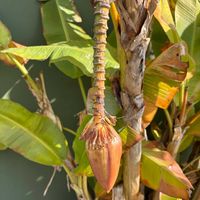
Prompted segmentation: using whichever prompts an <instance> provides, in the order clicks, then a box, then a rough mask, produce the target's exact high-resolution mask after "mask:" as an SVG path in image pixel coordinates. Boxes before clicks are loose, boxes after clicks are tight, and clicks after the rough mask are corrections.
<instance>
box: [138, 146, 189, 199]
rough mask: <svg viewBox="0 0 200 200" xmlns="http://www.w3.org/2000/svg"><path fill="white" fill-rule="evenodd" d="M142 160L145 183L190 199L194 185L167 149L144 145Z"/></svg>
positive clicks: (174, 195) (164, 191) (161, 190)
mask: <svg viewBox="0 0 200 200" xmlns="http://www.w3.org/2000/svg"><path fill="white" fill-rule="evenodd" d="M141 162H142V163H141V180H142V182H143V184H144V185H146V186H148V187H150V188H152V189H154V190H157V191H160V192H162V193H165V194H167V195H170V196H173V197H176V198H183V199H188V197H189V193H188V190H189V189H190V188H192V185H191V183H190V181H189V180H188V179H187V177H186V176H185V175H184V174H183V172H182V170H181V168H180V167H179V165H178V164H177V163H176V161H175V160H174V159H173V158H172V157H171V155H170V154H169V153H168V152H167V151H161V150H159V149H156V148H147V146H146V147H143V153H142V161H141Z"/></svg>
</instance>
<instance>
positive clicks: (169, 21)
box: [154, 0, 180, 43]
mask: <svg viewBox="0 0 200 200" xmlns="http://www.w3.org/2000/svg"><path fill="white" fill-rule="evenodd" d="M154 16H155V18H156V19H157V20H158V21H159V23H160V25H161V26H162V28H163V30H164V31H165V33H166V34H167V36H168V38H169V40H170V42H172V43H176V42H179V41H180V38H179V35H178V34H177V31H176V27H175V23H174V19H173V16H172V13H171V10H170V7H169V3H168V0H160V1H159V3H158V6H157V8H156V10H155V12H154Z"/></svg>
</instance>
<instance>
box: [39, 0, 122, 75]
mask: <svg viewBox="0 0 200 200" xmlns="http://www.w3.org/2000/svg"><path fill="white" fill-rule="evenodd" d="M41 12H42V20H43V26H44V36H45V38H46V40H47V43H48V44H52V43H56V42H63V41H66V42H67V43H68V42H69V43H68V44H67V46H66V48H68V51H66V52H68V53H69V52H70V54H67V53H65V55H64V56H63V58H62V60H60V59H53V58H51V62H53V63H55V64H56V66H57V67H58V68H59V69H60V70H61V71H62V72H63V73H64V74H66V75H68V76H70V77H72V78H77V77H79V76H81V75H82V72H83V73H84V74H85V75H87V76H88V75H90V76H91V74H92V72H93V71H92V56H93V48H92V39H91V37H90V36H89V35H88V34H86V33H85V31H84V30H83V29H82V28H81V27H80V26H78V25H77V24H76V23H77V22H81V18H80V16H79V15H78V13H77V11H76V9H75V6H74V4H73V1H72V0H70V1H65V0H50V1H48V2H46V3H45V4H43V5H42V7H41ZM71 45H72V47H76V48H75V49H71V48H70V46H71ZM86 47H87V48H86ZM108 49H109V50H107V53H106V55H107V58H106V60H107V64H106V68H114V69H116V68H117V69H118V68H119V65H118V63H117V62H116V60H115V58H116V52H115V49H114V48H112V47H110V46H109V45H108ZM72 55H73V56H72ZM60 57H62V55H60Z"/></svg>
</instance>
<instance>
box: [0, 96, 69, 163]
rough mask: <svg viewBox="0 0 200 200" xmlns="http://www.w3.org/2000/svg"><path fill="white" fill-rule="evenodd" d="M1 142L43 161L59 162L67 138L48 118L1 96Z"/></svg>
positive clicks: (30, 158) (64, 149) (30, 157)
mask: <svg viewBox="0 0 200 200" xmlns="http://www.w3.org/2000/svg"><path fill="white" fill-rule="evenodd" d="M0 143H1V144H3V145H5V146H7V147H8V148H11V149H13V150H14V151H16V152H18V153H19V154H21V155H23V156H24V157H26V158H28V159H29V160H32V161H35V162H38V163H40V164H44V165H51V166H53V165H62V163H63V161H64V160H65V159H66V153H67V146H66V145H67V142H66V140H65V137H64V135H63V134H62V132H60V131H59V129H58V128H57V126H56V125H55V124H54V123H53V122H52V121H51V120H50V119H48V118H47V117H44V116H41V115H39V114H35V113H31V112H29V111H28V110H27V109H25V108H24V107H22V106H21V105H19V104H17V103H14V102H12V101H9V100H3V99H1V100H0Z"/></svg>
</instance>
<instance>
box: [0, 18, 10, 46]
mask: <svg viewBox="0 0 200 200" xmlns="http://www.w3.org/2000/svg"><path fill="white" fill-rule="evenodd" d="M10 41H11V34H10V31H9V30H8V28H7V27H6V26H5V25H4V24H3V23H2V22H1V21H0V49H4V48H7V47H8V44H9V43H10Z"/></svg>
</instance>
